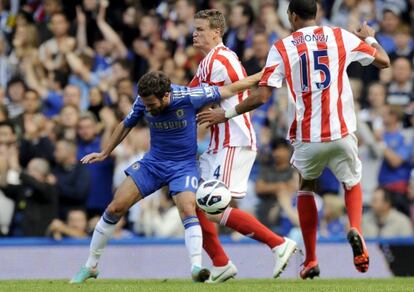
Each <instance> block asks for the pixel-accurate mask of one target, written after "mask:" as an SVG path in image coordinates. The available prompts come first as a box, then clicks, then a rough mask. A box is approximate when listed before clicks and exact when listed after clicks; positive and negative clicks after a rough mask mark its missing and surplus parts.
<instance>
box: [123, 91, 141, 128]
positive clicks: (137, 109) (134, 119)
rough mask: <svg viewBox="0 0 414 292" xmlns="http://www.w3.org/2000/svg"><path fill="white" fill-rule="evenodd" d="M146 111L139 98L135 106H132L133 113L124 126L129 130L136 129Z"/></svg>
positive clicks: (128, 116)
mask: <svg viewBox="0 0 414 292" xmlns="http://www.w3.org/2000/svg"><path fill="white" fill-rule="evenodd" d="M144 111H145V106H144V104H143V103H142V101H141V99H140V98H139V97H137V99H136V100H135V102H134V104H133V105H132V109H131V111H130V112H129V114H128V115H127V116H126V118H125V119H124V126H125V127H127V128H132V127H135V125H136V124H137V123H138V121H139V120H140V119H141V117H142V116H143V115H144Z"/></svg>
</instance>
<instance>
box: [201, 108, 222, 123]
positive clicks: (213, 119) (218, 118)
mask: <svg viewBox="0 0 414 292" xmlns="http://www.w3.org/2000/svg"><path fill="white" fill-rule="evenodd" d="M226 121H227V118H226V117H225V116H224V110H223V109H222V108H220V107H218V108H215V109H212V108H210V109H209V110H207V111H204V112H201V113H198V114H197V123H198V124H199V125H202V124H207V127H208V128H209V127H211V126H213V125H217V124H220V123H224V122H226Z"/></svg>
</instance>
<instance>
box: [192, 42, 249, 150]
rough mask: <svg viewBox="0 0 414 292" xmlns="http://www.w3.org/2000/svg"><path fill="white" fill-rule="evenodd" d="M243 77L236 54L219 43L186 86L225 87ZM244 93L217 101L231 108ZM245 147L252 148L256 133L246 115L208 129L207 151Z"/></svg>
mask: <svg viewBox="0 0 414 292" xmlns="http://www.w3.org/2000/svg"><path fill="white" fill-rule="evenodd" d="M246 76H247V74H246V71H245V70H244V68H243V66H242V64H241V63H240V61H239V58H238V57H237V55H236V54H235V53H234V52H233V51H231V50H230V49H229V48H227V47H225V46H224V45H223V44H222V43H221V44H219V45H217V46H216V47H215V48H213V49H212V50H211V51H210V52H209V53H208V54H207V56H206V57H205V58H204V59H203V60H202V61H201V63H200V64H199V66H198V69H197V73H196V75H195V76H194V78H193V80H192V81H191V82H190V84H189V86H190V87H195V86H201V85H203V84H208V85H218V86H221V85H226V84H231V83H234V82H236V81H238V80H240V79H243V78H245V77H246ZM247 96H248V91H245V92H242V93H239V94H237V95H234V96H232V97H230V98H227V99H224V100H222V101H221V102H220V107H221V108H223V109H224V110H227V109H230V108H233V107H235V106H236V105H237V104H239V103H240V102H241V101H243V100H244V99H246V98H247ZM238 146H249V147H251V148H252V149H256V134H255V132H254V129H253V125H252V123H251V120H250V114H249V113H245V114H243V115H240V116H237V117H234V118H233V119H231V120H228V121H227V122H226V123H223V124H219V125H215V126H213V127H211V137H210V145H209V151H213V152H217V151H218V150H220V149H222V148H225V147H238Z"/></svg>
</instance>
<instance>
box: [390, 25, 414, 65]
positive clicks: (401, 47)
mask: <svg viewBox="0 0 414 292" xmlns="http://www.w3.org/2000/svg"><path fill="white" fill-rule="evenodd" d="M394 39H395V46H396V50H395V51H394V52H392V53H391V54H390V55H389V56H390V59H391V61H394V60H395V59H397V58H407V59H408V60H413V57H414V52H413V48H412V46H411V45H412V37H411V30H410V27H409V26H408V25H401V26H400V27H399V28H398V30H397V31H396V32H395V35H394Z"/></svg>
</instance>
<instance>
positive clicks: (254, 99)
mask: <svg viewBox="0 0 414 292" xmlns="http://www.w3.org/2000/svg"><path fill="white" fill-rule="evenodd" d="M271 94H272V88H271V87H269V86H259V88H258V89H257V90H254V91H253V93H252V94H251V95H249V97H247V98H246V99H245V100H243V101H242V102H241V103H239V104H238V105H237V106H236V107H234V108H231V109H229V110H227V111H226V112H225V111H224V110H223V109H222V108H216V109H214V110H213V109H210V110H208V111H204V112H201V113H198V114H197V122H198V124H199V125H202V124H207V127H210V126H212V125H216V124H220V123H224V122H226V121H227V120H228V119H231V118H233V117H235V116H238V115H242V114H244V113H246V112H249V111H252V110H254V109H256V108H258V107H259V106H261V105H263V104H265V103H266V102H267V101H268V100H269V98H270V96H271Z"/></svg>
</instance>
